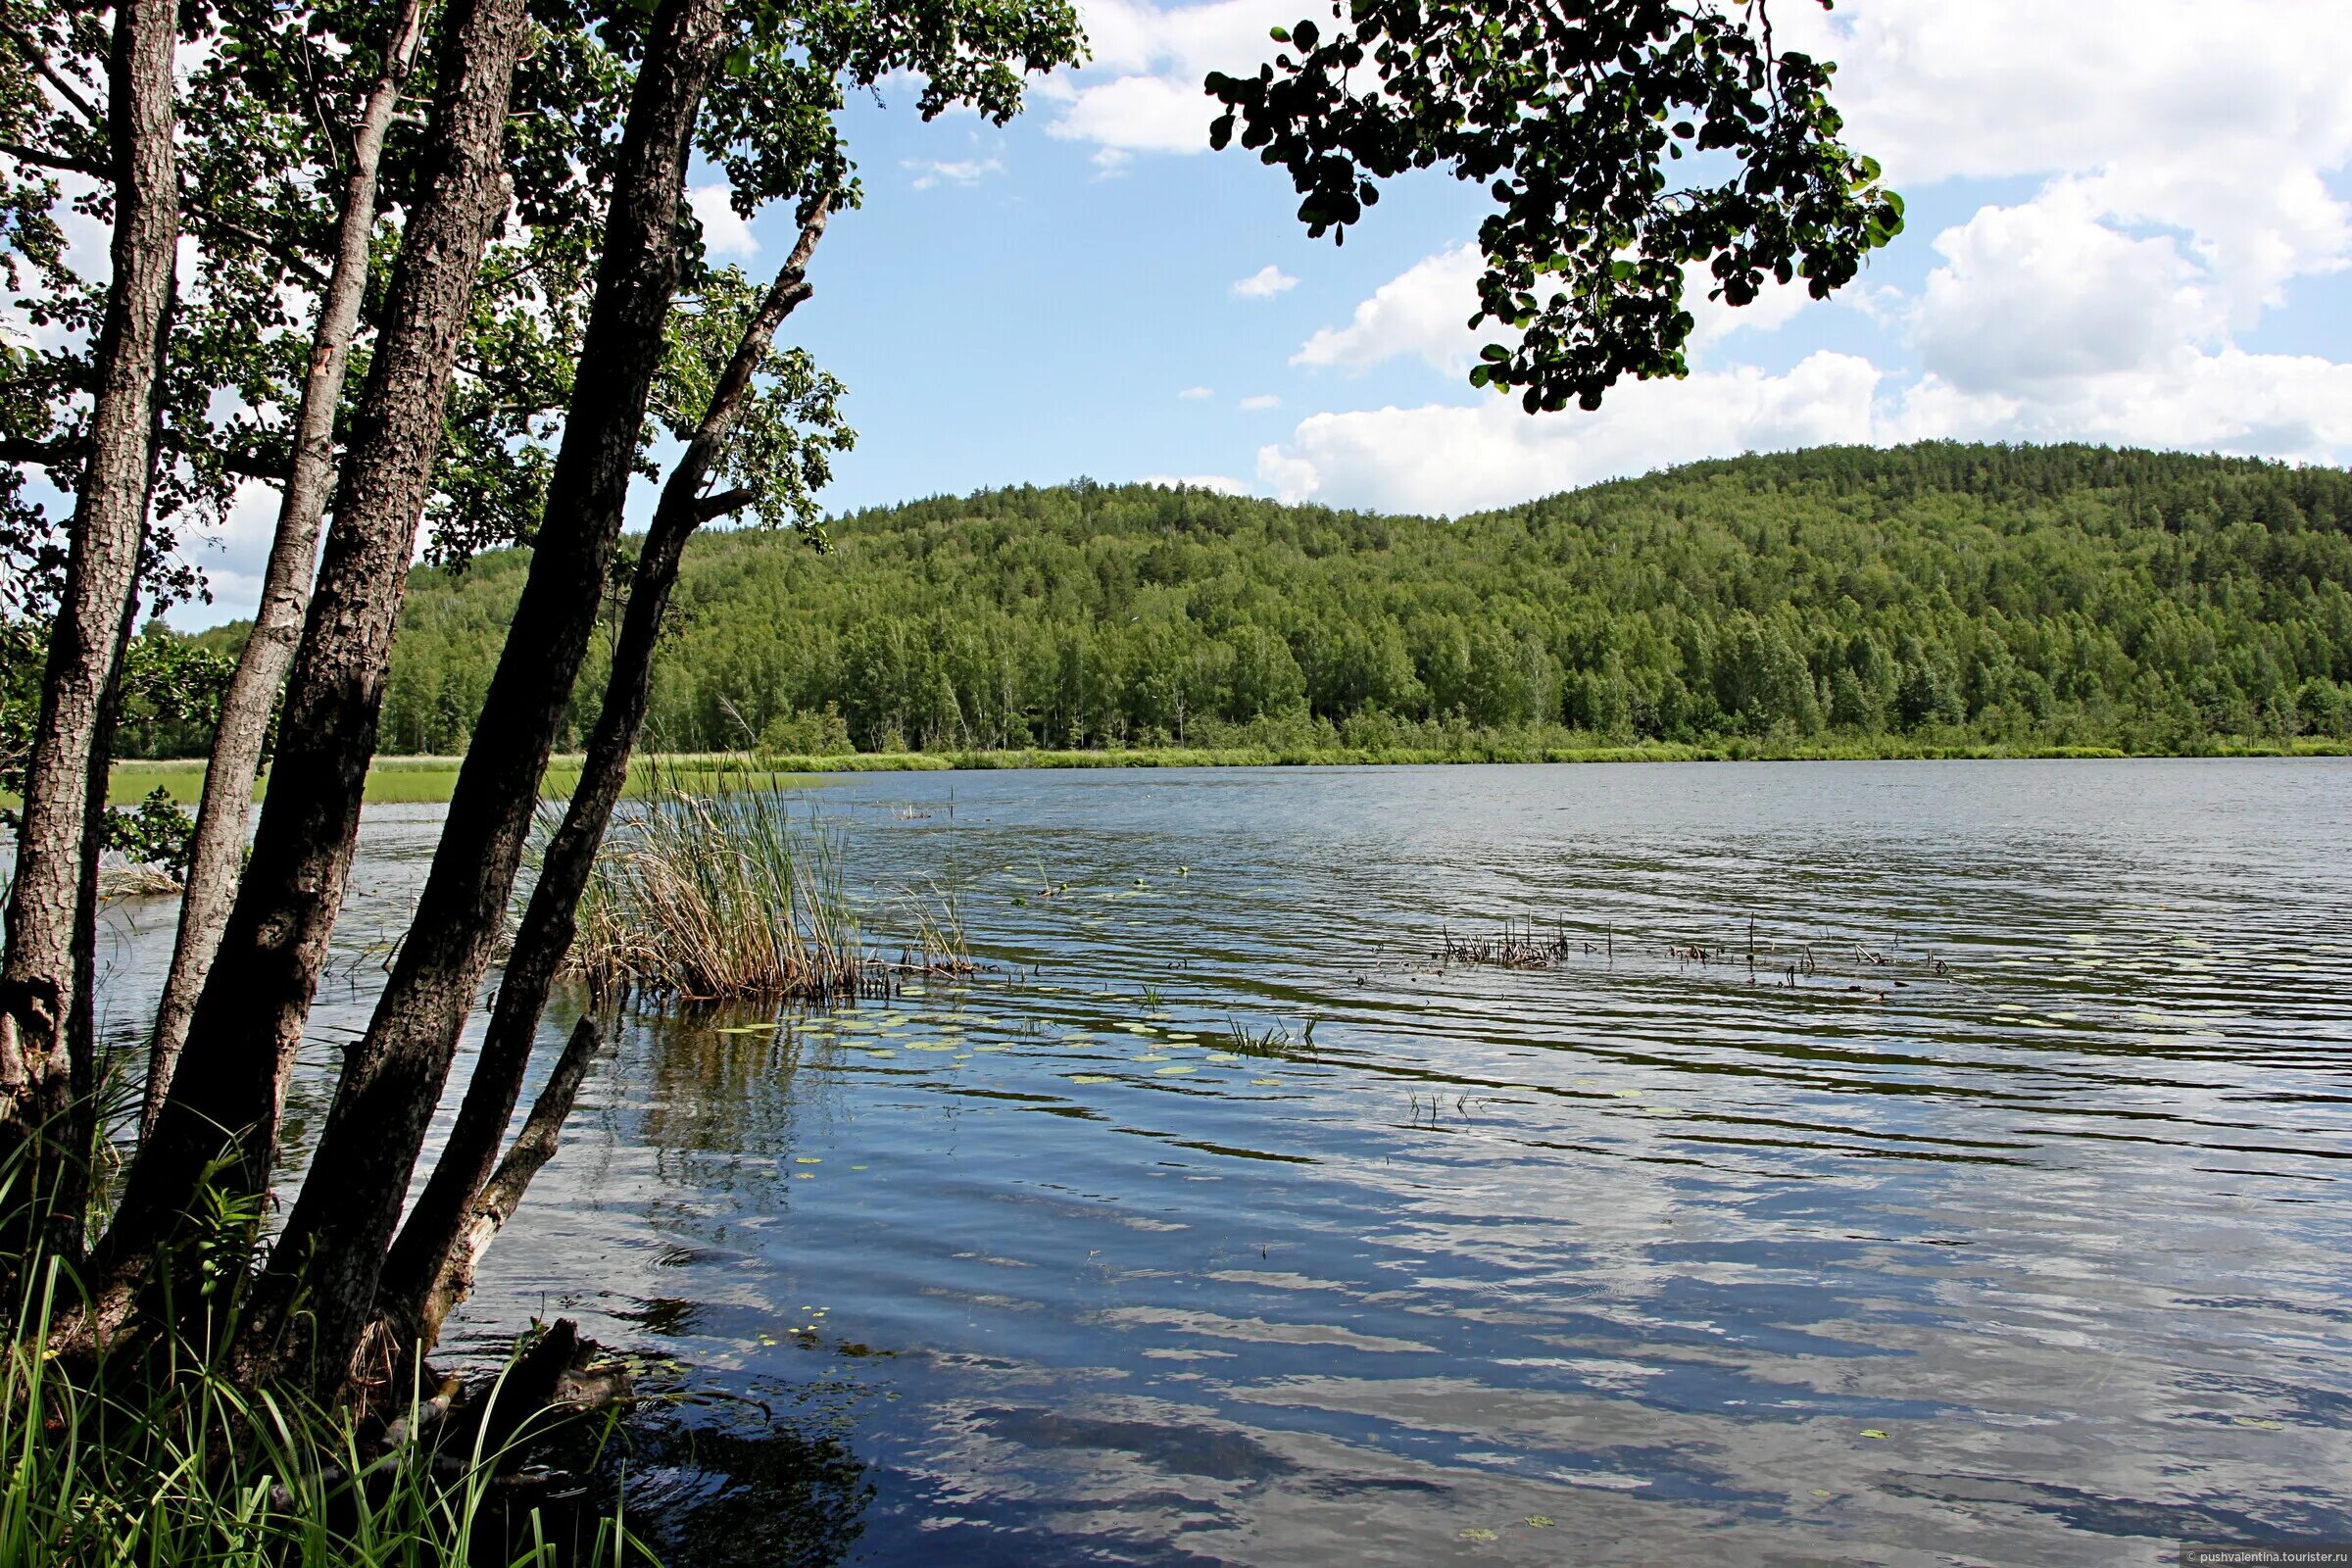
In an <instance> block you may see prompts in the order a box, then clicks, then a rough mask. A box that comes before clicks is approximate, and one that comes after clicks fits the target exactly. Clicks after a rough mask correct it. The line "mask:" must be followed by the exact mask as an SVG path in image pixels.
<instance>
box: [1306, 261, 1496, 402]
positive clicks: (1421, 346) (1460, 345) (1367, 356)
mask: <svg viewBox="0 0 2352 1568" xmlns="http://www.w3.org/2000/svg"><path fill="white" fill-rule="evenodd" d="M1482 265H1483V263H1482V261H1481V258H1480V256H1479V250H1478V247H1477V246H1476V245H1456V246H1455V247H1453V249H1451V250H1447V251H1441V252H1439V253H1438V254H1437V255H1435V256H1432V257H1429V258H1427V259H1426V260H1423V261H1419V262H1415V263H1414V264H1413V265H1412V266H1411V267H1409V268H1407V269H1406V270H1404V271H1403V272H1401V273H1399V274H1398V275H1397V276H1396V277H1394V278H1391V279H1390V280H1389V281H1388V282H1386V283H1383V284H1382V285H1381V286H1380V287H1379V288H1378V289H1376V290H1375V291H1374V292H1373V295H1372V297H1371V298H1370V299H1368V300H1365V301H1364V302H1363V303H1362V304H1360V305H1358V306H1357V307H1356V308H1355V316H1354V318H1353V319H1351V320H1349V321H1348V324H1347V325H1346V326H1338V327H1333V326H1327V327H1324V328H1323V329H1322V330H1321V331H1319V332H1317V333H1316V334H1315V335H1314V336H1313V337H1310V338H1308V339H1307V340H1306V342H1305V343H1304V344H1302V345H1301V346H1300V347H1299V352H1298V353H1296V354H1294V355H1292V356H1291V363H1292V364H1293V365H1306V366H1315V367H1319V368H1345V369H1350V370H1362V369H1366V368H1370V367H1372V366H1374V365H1378V364H1379V363H1381V362H1382V361H1383V360H1389V359H1394V358H1397V356H1399V355H1416V356H1418V357H1419V358H1421V359H1422V360H1424V361H1426V362H1427V363H1428V364H1429V365H1430V366H1431V367H1432V368H1435V369H1438V370H1440V371H1443V372H1444V373H1445V374H1446V375H1449V376H1458V375H1461V374H1463V373H1464V372H1466V371H1467V370H1468V369H1469V368H1470V365H1471V362H1472V361H1474V360H1476V359H1477V358H1478V350H1479V346H1480V345H1481V343H1483V342H1487V341H1491V338H1490V337H1489V335H1488V334H1486V333H1484V332H1478V333H1474V332H1472V331H1471V330H1470V328H1469V325H1468V322H1469V320H1470V315H1471V313H1472V312H1473V311H1475V310H1477V309H1478V274H1479V271H1480V270H1481V267H1482Z"/></svg>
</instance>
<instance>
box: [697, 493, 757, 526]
mask: <svg viewBox="0 0 2352 1568" xmlns="http://www.w3.org/2000/svg"><path fill="white" fill-rule="evenodd" d="M759 499H760V492H759V491H757V490H753V489H750V488H749V487H747V486H744V485H737V486H736V487H735V488H734V489H732V490H721V491H720V492H719V493H718V494H716V495H714V496H705V497H704V498H703V499H702V500H701V501H699V502H697V503H695V508H694V512H695V520H696V521H698V522H709V521H710V520H711V518H713V517H723V516H725V515H727V514H728V513H730V512H733V511H734V510H735V509H736V508H738V507H748V506H750V505H751V504H752V503H753V502H755V501H757V500H759Z"/></svg>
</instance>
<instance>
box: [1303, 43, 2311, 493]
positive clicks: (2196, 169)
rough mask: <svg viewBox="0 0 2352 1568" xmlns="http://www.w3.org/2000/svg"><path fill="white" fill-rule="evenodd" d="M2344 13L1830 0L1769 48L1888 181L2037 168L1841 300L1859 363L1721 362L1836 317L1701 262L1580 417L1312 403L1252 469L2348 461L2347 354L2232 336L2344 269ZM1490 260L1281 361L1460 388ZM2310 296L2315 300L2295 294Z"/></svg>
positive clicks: (1915, 186)
mask: <svg viewBox="0 0 2352 1568" xmlns="http://www.w3.org/2000/svg"><path fill="white" fill-rule="evenodd" d="M1780 21H1781V18H1780V16H1779V14H1777V13H1776V22H1780ZM2340 23H2341V13H2340V6H2338V5H2336V4H2332V3H2328V4H2320V3H2307V0H2277V3H2263V4H2255V3H2250V0H2196V3H2189V0H2138V3H2127V0H2078V3H2077V4H2073V5H2069V6H2065V7H2057V8H2052V7H2049V6H2046V5H2041V4H2034V3H2030V0H1980V3H1979V4H1976V5H1972V6H1967V7H1960V6H1933V5H1925V4H1917V3H1902V0H1853V3H1851V4H1849V5H1847V6H1841V7H1840V8H1839V9H1838V12H1837V13H1836V16H1835V18H1832V19H1827V20H1825V19H1824V18H1823V17H1822V16H1821V15H1820V13H1819V12H1818V11H1817V10H1816V8H1814V7H1812V6H1798V7H1795V8H1792V9H1790V10H1789V21H1787V22H1786V23H1783V24H1782V39H1781V41H1782V42H1783V43H1784V44H1785V45H1788V46H1790V47H1798V48H1807V49H1811V50H1813V51H1814V52H1816V53H1820V54H1824V55H1827V56H1829V57H1831V58H1835V59H1838V60H1839V61H1840V62H1841V64H1842V67H1843V69H1842V70H1841V71H1840V73H1839V75H1838V99H1839V103H1840V106H1841V107H1842V108H1843V109H1844V110H1845V111H1846V114H1847V129H1846V135H1847V138H1848V140H1849V141H1850V142H1851V143H1852V144H1853V145H1855V146H1857V147H1860V148H1862V149H1864V150H1866V151H1869V152H1871V153H1873V154H1875V155H1877V156H1878V157H1880V158H1881V159H1882V160H1883V161H1884V162H1885V163H1886V165H1887V171H1888V175H1889V178H1890V181H1891V182H1892V183H1894V184H1895V185H1896V186H1897V188H1900V189H1904V190H1906V191H1907V192H1908V193H1910V194H1912V195H1913V196H1914V197H1915V198H1916V197H1918V196H1919V194H1920V192H1921V191H1922V190H1923V189H1925V188H1929V187H1933V186H1935V185H1936V184H1939V183H1944V182H1948V181H1951V180H1954V179H1959V178H1975V179H2003V180H2009V181H2023V182H2024V188H2025V192H2026V194H2024V195H2022V196H2012V197H2008V198H2006V199H2005V200H2004V201H2003V202H2001V203H1998V204H1988V205H1985V206H1982V207H1979V208H1977V209H1976V210H1975V211H1974V212H1973V213H1972V214H1970V215H1969V216H1967V217H1965V218H1964V219H1963V220H1961V221H1957V222H1953V223H1950V224H1948V225H1947V226H1945V227H1943V228H1942V229H1941V230H1940V231H1939V232H1926V231H1917V230H1915V231H1914V232H1913V233H1911V234H1910V235H1907V236H1906V237H1905V238H1904V239H1903V241H1902V242H1901V243H1902V244H1903V245H1904V246H1906V247H1909V248H1911V249H1912V250H1913V251H1914V252H1915V253H1931V259H1932V263H1933V265H1932V266H1931V267H1930V268H1929V269H1928V270H1927V275H1926V277H1925V279H1924V281H1922V282H1921V283H1920V284H1918V285H1917V286H1916V287H1911V288H1896V287H1893V286H1890V285H1888V284H1887V283H1886V282H1884V281H1881V280H1880V279H1881V278H1883V277H1884V276H1885V273H1884V271H1882V272H1881V273H1880V274H1879V277H1876V278H1874V277H1872V276H1870V275H1867V274H1866V275H1865V276H1864V277H1863V278H1861V279H1858V280H1857V281H1856V283H1855V284H1853V285H1851V286H1849V287H1848V288H1847V289H1846V290H1844V291H1842V292H1841V293H1840V295H1839V296H1838V301H1839V303H1840V304H1842V305H1844V306H1847V307H1850V314H1847V315H1845V316H1844V318H1843V319H1844V320H1845V321H1846V322H1847V323H1848V324H1849V326H1854V327H1864V325H1865V323H1867V326H1866V327H1865V330H1867V331H1869V332H1871V333H1873V334H1875V339H1876V342H1875V346H1870V347H1867V348H1865V349H1864V351H1863V352H1864V353H1865V354H1867V355H1868V356H1869V358H1863V357H1858V356H1857V355H1855V354H1851V353H1844V352H1837V353H1832V352H1815V353H1814V354H1813V355H1812V356H1811V357H1810V358H1808V359H1805V360H1804V361H1802V362H1801V363H1799V364H1798V365H1796V366H1795V367H1794V368H1791V369H1789V370H1788V371H1787V372H1786V373H1781V374H1776V373H1768V372H1767V371H1765V370H1762V369H1759V368H1754V367H1743V366H1740V365H1738V364H1736V363H1732V362H1733V361H1734V360H1735V358H1736V357H1737V356H1738V355H1739V354H1740V351H1741V349H1742V347H1743V346H1744V345H1746V344H1748V343H1750V342H1752V341H1753V339H1752V338H1751V337H1748V336H1742V335H1740V334H1742V333H1743V332H1744V333H1749V334H1754V333H1760V332H1769V331H1774V330H1778V329H1783V328H1789V326H1790V323H1792V322H1795V321H1798V320H1799V319H1805V320H1814V319H1827V318H1817V317H1815V316H1814V315H1813V314H1811V313H1809V311H1808V306H1809V305H1810V303H1811V302H1810V301H1809V300H1808V299H1807V297H1806V293H1805V290H1804V288H1803V286H1802V285H1801V284H1798V285H1792V286H1789V287H1768V288H1767V289H1766V290H1765V292H1764V294H1763V296H1762V297H1761V298H1759V299H1758V300H1756V301H1755V302H1753V303H1752V304H1751V305H1749V306H1748V307H1745V308H1743V309H1741V310H1738V311H1734V310H1731V309H1730V308H1728V307H1726V306H1724V305H1723V304H1721V303H1720V302H1715V301H1709V300H1708V299H1706V298H1705V292H1706V291H1705V288H1704V286H1703V283H1704V280H1703V277H1702V278H1700V279H1698V280H1696V281H1697V282H1698V284H1699V286H1696V287H1693V288H1692V289H1691V290H1690V291H1689V293H1688V295H1687V298H1686V305H1687V308H1689V309H1690V310H1691V313H1692V315H1693V317H1694V318H1695V319H1696V320H1695V326H1694V330H1693V332H1692V336H1691V355H1692V360H1693V364H1694V366H1696V367H1697V369H1696V373H1694V374H1693V375H1691V377H1690V378H1689V379H1687V380H1685V381H1682V382H1679V383H1673V382H1668V383H1633V382H1627V383H1621V384H1620V385H1619V386H1617V387H1616V388H1614V389H1612V391H1611V392H1610V394H1609V399H1608V402H1607V404H1606V405H1605V406H1604V407H1603V408H1602V409H1601V410H1600V411H1599V412H1598V413H1597V414H1590V415H1588V414H1581V413H1571V414H1562V415H1557V416H1544V417H1536V418H1529V417H1526V416H1525V415H1523V414H1521V413H1520V412H1519V410H1518V407H1517V405H1516V403H1515V401H1513V400H1509V399H1502V398H1496V399H1493V400H1489V401H1483V402H1478V403H1474V404H1470V405H1467V406H1452V405H1431V406H1426V407H1421V408H1386V409H1379V410H1363V411H1354V412H1334V413H1329V414H1319V415H1315V416H1313V417H1309V418H1306V419H1304V420H1302V421H1300V422H1299V425H1298V427H1297V430H1296V432H1295V433H1294V435H1293V436H1292V438H1291V439H1290V440H1289V441H1287V442H1285V443H1282V444H1281V445H1278V446H1272V447H1267V448H1265V449H1263V450H1262V451H1261V453H1260V455H1259V463H1258V475H1259V478H1260V481H1261V483H1263V484H1265V485H1266V486H1268V487H1270V488H1272V489H1274V490H1275V491H1276V492H1278V493H1280V494H1283V495H1287V496H1293V497H1303V496H1309V495H1311V496H1314V497H1316V498H1317V499H1320V500H1326V501H1334V502H1339V503H1342V504H1353V505H1366V506H1383V507H1400V508H1411V509H1415V510H1430V511H1446V512H1459V511H1462V510H1464V509H1467V508H1472V507H1478V506H1484V505H1492V504H1495V503H1499V502H1505V501H1512V500H1518V499H1523V498H1526V497H1529V496H1534V495H1539V494H1543V493H1545V492H1548V491H1554V490H1558V489H1561V488H1564V487H1567V486H1570V485H1574V484H1580V483H1586V482H1590V481H1592V480H1595V479H1600V478H1606V477H1610V476H1614V475H1619V474H1627V473H1638V472H1641V471H1643V470H1645V469H1648V468H1651V467H1655V466H1662V465H1666V464H1671V463H1677V462H1683V461H1688V460H1690V459H1694V458H1698V457H1705V456H1728V455H1733V454H1737V453H1739V452H1740V451H1743V450H1750V449H1758V450H1762V449H1771V448H1776V447H1786V446H1791V445H1799V444H1806V443H1812V442H1820V441H1860V442H1876V443H1891V442H1896V441H1905V440H1914V439H1920V438H1924V437H1955V438H1963V439H1988V440H2042V441H2046V440H2090V441H2108V442H2114V443H2118V444H2131V445H2144V446H2157V447H2171V448H2180V449H2187V450H2195V451H2227V452H2242V453H2256V454H2262V455H2265V456H2272V457H2280V458H2287V459H2294V460H2304V461H2316V462H2332V463H2341V462H2344V461H2345V460H2346V459H2347V458H2352V366H2348V365H2342V364H2337V363H2333V362H2331V361H2329V360H2327V359H2326V358H2324V357H2321V356H2318V355H2313V354H2263V353H2255V352H2250V351H2249V350H2248V349H2247V348H2245V347H2244V346H2243V345H2242V344H2241V343H2240V341H2239V339H2240V337H2241V335H2242V334H2243V333H2244V332H2245V331H2246V330H2247V329H2248V328H2250V327H2251V326H2253V325H2254V324H2256V323H2257V322H2259V321H2260V320H2261V319H2263V317H2264V316H2265V314H2266V313H2268V312H2271V311H2275V310H2277V309H2278V308H2279V307H2280V306H2281V305H2282V304H2283V303H2284V301H2285V299H2286V294H2285V289H2286V285H2287V284H2288V283H2290V282H2292V281H2294V280H2296V279H2299V278H2300V279H2310V278H2318V277H2327V276H2329V275H2331V274H2337V275H2340V274H2343V273H2345V272H2346V271H2347V270H2352V201H2347V200H2346V199H2344V198H2343V197H2341V196H2339V195H2338V192H2339V191H2342V190H2344V189H2346V188H2347V187H2346V186H2345V182H2344V179H2343V175H2344V172H2345V171H2346V169H2347V168H2352V95H2347V94H2345V93H2343V92H2342V91H2341V88H2340V83H2341V81H2342V80H2344V79H2346V77H2347V76H2352V28H2346V27H2344V26H2342V25H2340ZM2029 37H2030V38H2033V39H2034V47H2033V48H2032V49H2031V50H2021V49H2020V48H2019V47H2018V44H2017V40H2018V39H2020V38H2029ZM1923 205H1924V204H1922V203H1920V202H1918V201H1916V200H1915V202H1914V209H1915V211H1917V210H1920V209H1921V208H1922V206H1923ZM1478 271H1479V258H1478V256H1477V253H1476V250H1475V248H1474V247H1471V246H1467V245H1461V246H1455V247H1453V248H1451V249H1448V250H1446V251H1442V252H1440V253H1438V254H1436V255H1433V256H1430V257H1428V258H1426V259H1425V260H1423V261H1422V262H1420V263H1418V264H1416V265H1415V266H1414V267H1412V268H1410V269H1408V270H1405V271H1404V272H1403V273H1401V274H1399V275H1398V276H1397V277H1396V278H1394V279H1392V280H1391V281H1390V282H1388V283H1386V284H1384V285H1383V286H1382V287H1381V288H1379V289H1378V290H1376V291H1375V292H1374V293H1373V295H1372V297H1371V298H1369V299H1366V300H1364V301H1362V302H1361V303H1360V304H1358V305H1357V306H1356V307H1355V310H1354V312H1353V315H1352V317H1351V318H1350V319H1348V321H1347V322H1346V323H1344V324H1338V325H1333V326H1328V327H1326V328H1324V329H1323V330H1321V331H1318V332H1316V333H1315V334H1314V335H1313V336H1312V337H1311V338H1309V339H1308V340H1307V341H1306V342H1305V343H1304V344H1303V345H1302V346H1301V347H1300V348H1299V352H1298V353H1297V354H1296V355H1295V356H1294V358H1293V363H1294V364H1298V365H1304V366H1308V367H1317V368H1347V369H1362V368H1367V367H1370V366H1373V365H1376V364H1380V363H1383V362H1386V361H1391V360H1395V359H1399V358H1405V359H1415V360H1418V361H1420V362H1421V363H1423V364H1424V365H1426V366H1427V367H1428V368H1429V369H1430V370H1431V371H1433V372H1435V374H1436V375H1438V376H1442V377H1444V378H1445V379H1446V381H1447V382H1450V383H1452V385H1453V386H1454V387H1456V388H1458V386H1459V378H1460V377H1461V375H1462V374H1463V373H1464V372H1465V371H1466V370H1467V369H1468V368H1469V366H1470V365H1471V363H1472V362H1473V360H1474V358H1475V356H1476V353H1477V350H1478V348H1479V347H1480V346H1481V345H1482V343H1483V342H1484V341H1492V340H1494V339H1495V338H1498V337H1501V336H1503V334H1501V333H1499V332H1497V331H1496V330H1495V329H1494V328H1493V327H1492V326H1491V325H1490V326H1488V327H1484V328H1482V329H1480V330H1478V331H1475V332H1474V331H1472V330H1470V329H1469V328H1468V326H1467V324H1466V322H1467V319H1468V318H1469V316H1470V315H1471V314H1473V313H1474V312H1475V310H1476V308H1477V300H1476V288H1475V286H1476V279H1477V276H1478ZM2330 287H2331V289H2340V287H2341V285H2337V284H2331V285H2330ZM2328 297H2330V298H2340V293H2338V294H2332V295H2330V296H2328ZM2297 309H2298V310H2299V311H2301V312H2304V313H2306V314H2307V313H2309V312H2310V311H2311V310H2313V309H2315V307H2314V306H2312V305H2311V304H2310V303H2309V302H2308V296H2298V297H2297ZM1857 317H1858V318H1860V319H1859V320H1857V319H1856V318H1857ZM1815 341H1816V342H1818V341H1820V339H1819V338H1818V337H1816V338H1815ZM1843 341H1851V337H1850V335H1849V336H1847V337H1846V338H1845V339H1844V340H1843ZM1863 341H1864V342H1865V343H1866V344H1868V343H1871V341H1872V340H1871V339H1870V338H1864V339H1863ZM1840 346H1841V347H1842V346H1843V343H1842V342H1841V345H1840ZM1799 352H1801V349H1800V350H1799ZM1912 356H1915V357H1916V363H1915V364H1914V363H1911V357H1912ZM1874 362H1875V363H1874ZM1453 395H1455V396H1459V395H1461V394H1460V393H1458V392H1455V393H1454V394H1453Z"/></svg>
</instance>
